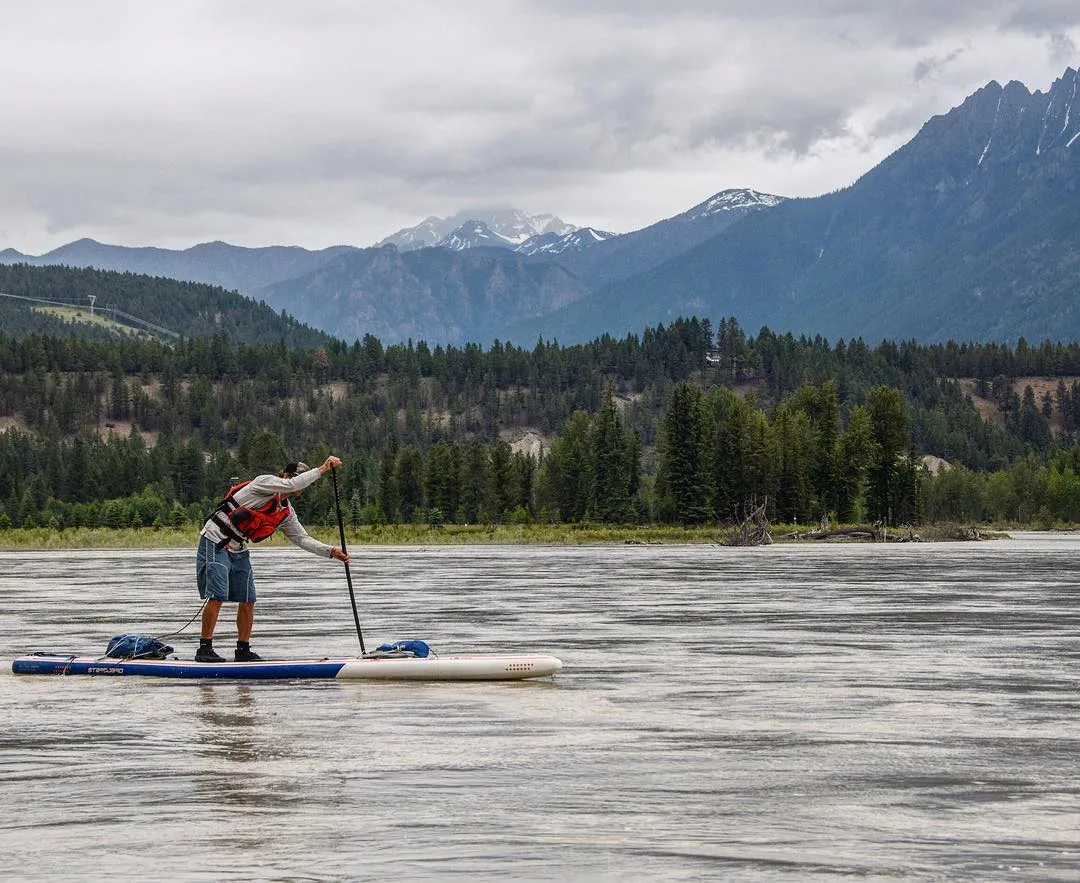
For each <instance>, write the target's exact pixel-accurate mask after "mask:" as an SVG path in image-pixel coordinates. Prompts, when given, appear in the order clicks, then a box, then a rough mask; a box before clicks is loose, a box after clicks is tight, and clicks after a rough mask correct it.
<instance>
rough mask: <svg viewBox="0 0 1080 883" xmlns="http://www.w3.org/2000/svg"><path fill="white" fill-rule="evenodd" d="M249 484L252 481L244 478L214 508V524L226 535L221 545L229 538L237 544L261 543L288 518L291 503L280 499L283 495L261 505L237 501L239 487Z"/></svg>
mask: <svg viewBox="0 0 1080 883" xmlns="http://www.w3.org/2000/svg"><path fill="white" fill-rule="evenodd" d="M249 484H251V482H250V481H242V482H240V484H237V485H233V486H232V487H231V488H229V492H228V493H227V494H226V495H225V499H224V500H222V501H221V504H220V505H219V506H218V507H217V509H215V510H214V514H213V516H212V518H213V520H214V523H215V524H216V525H217V526H218V527H220V528H221V531H222V533H224V534H225V540H224V542H223V543H222V545H225V544H227V543H228V542H229V540H235V541H236V542H238V543H243V542H249V543H261V542H262V541H263V540H265V539H267V538H268V537H270V536H272V535H273V533H274V531H275V530H277V527H278V525H279V524H281V522H283V521H284V520H285V519H286V518H288V517H289V513H290V512H291V511H292V510H291V509H290V508H289V504H288V502H287V501H283V500H282V499H281V495H280V494H279V495H277V496H275V497H274V498H273V499H272V500H270V501H268V502H266V503H264V504H263V505H262V506H258V507H250V506H241V505H240V504H239V503H237V502H236V499H235V497H234V495H235V494H236V492H237V491H238V490H240V488H242V487H245V486H247V485H249Z"/></svg>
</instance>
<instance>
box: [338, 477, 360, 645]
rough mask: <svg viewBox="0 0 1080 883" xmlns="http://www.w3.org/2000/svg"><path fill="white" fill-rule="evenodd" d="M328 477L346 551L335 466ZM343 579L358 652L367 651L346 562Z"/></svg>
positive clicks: (339, 533)
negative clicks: (345, 581) (346, 581)
mask: <svg viewBox="0 0 1080 883" xmlns="http://www.w3.org/2000/svg"><path fill="white" fill-rule="evenodd" d="M330 477H331V478H333V479H334V509H336V510H337V526H338V535H339V536H340V537H341V551H342V552H347V550H346V548H345V522H343V521H342V520H341V501H340V500H339V499H338V489H337V467H336V466H335V467H333V468H331V470H330ZM345 579H346V580H348V583H349V603H351V604H352V615H353V621H354V622H355V623H356V637H358V638H359V639H360V652H361V653H367V650H366V649H364V635H363V633H362V632H361V631H360V614H359V613H357V612H356V595H355V594H354V593H353V587H352V574H351V573H349V565H348V563H345Z"/></svg>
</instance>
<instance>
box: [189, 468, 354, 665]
mask: <svg viewBox="0 0 1080 883" xmlns="http://www.w3.org/2000/svg"><path fill="white" fill-rule="evenodd" d="M340 465H341V460H340V459H339V458H338V457H332V456H331V457H327V458H326V462H325V463H323V464H322V466H317V467H314V468H309V467H308V465H307V464H306V463H300V462H297V463H289V464H288V465H287V466H286V467H285V468H284V469H283V470H281V473H280V474H278V475H269V474H268V475H257V476H256V477H255V478H253V479H251V481H245V482H241V483H240V484H237V485H235V486H233V487H232V488H230V489H229V493H228V494H227V495H226V496H225V499H224V500H223V501H222V502H221V504H220V505H219V506H218V507H217V509H215V510H214V514H213V515H211V516H210V517H209V518H208V519H207V521H206V524H204V525H203V528H202V530H201V531H200V532H199V548H198V551H197V552H196V555H195V579H196V582H197V583H198V586H199V597H200V598H202V599H203V600H204V601H205V602H206V604H205V606H204V607H203V614H202V636H201V638H200V640H199V649H198V651H196V653H195V661H196V662H225V661H226V660H225V659H224V658H223V657H221V656H219V655H218V654H217V653H216V652H215V651H214V628H215V626H217V620H218V614H219V613H220V612H221V605H222V604H223V603H224V602H225V601H232V602H235V603H236V604H237V609H236V652H235V654H234V655H233V660H234V661H235V662H257V661H259V660H260V659H261V658H262V657H261V656H259V654H258V653H256V652H254V651H253V650H252V649H251V643H250V642H251V627H252V624H253V622H254V620H255V580H254V578H253V577H252V574H251V560H250V558H249V553H248V546H249V544H250V543H258V542H261V541H262V540H265V539H267V538H268V537H270V536H272V535H273V533H274V531H276V530H280V531H281V532H282V533H283V534H285V536H286V537H287V538H288V539H289V540H290V541H292V542H293V543H295V544H296V545H297V546H299V547H300V548H301V549H304V550H305V551H308V552H311V553H313V554H315V555H321V556H323V557H324V558H335V559H337V560H338V561H341V562H344V563H345V564H348V563H349V561H350V558H349V554H348V552H347V551H343V550H342V549H340V548H339V547H337V546H328V545H326V543H320V542H319V541H318V540H317V539H315V538H314V537H311V536H309V535H308V532H307V531H306V530H304V527H303V525H302V524H300V521H299V519H298V518H297V517H296V513H295V512H294V511H293V508H292V506H290V505H289V498H290V497H295V496H296V495H297V494H299V493H302V492H303V490H304V488H306V487H308V485H310V484H313V483H314V482H315V481H317V480H318V479H319V478H320V477H321V476H323V475H325V474H326V473H327V472H328V471H329V470H331V469H334V468H336V467H338V466H340Z"/></svg>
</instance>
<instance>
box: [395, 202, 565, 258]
mask: <svg viewBox="0 0 1080 883" xmlns="http://www.w3.org/2000/svg"><path fill="white" fill-rule="evenodd" d="M477 224H483V225H484V226H485V227H486V228H487V229H488V230H489V231H490V232H491V233H493V234H495V235H496V236H498V237H501V238H502V239H503V240H505V241H506V244H507V246H508V247H510V248H513V247H514V246H516V245H520V244H521V243H522V242H524V241H525V240H526V239H528V238H529V237H530V236H537V235H539V234H542V233H557V234H559V235H560V236H561V235H562V234H564V233H569V232H571V231H572V230H575V229H577V228H576V227H574V226H573V225H572V224H567V223H566V222H565V221H563V220H561V219H559V218H557V217H555V216H554V215H530V214H527V213H525V212H523V211H519V210H518V209H515V208H478V209H466V210H465V211H460V212H458V213H457V214H456V215H454V216H453V217H450V218H436V217H430V218H426V219H425V220H423V221H421V222H420V223H419V224H417V225H416V226H415V227H406V228H405V229H404V230H398V231H397V233H394V234H392V235H390V236H387V237H386V238H385V239H383V240H381V241H380V242H377V243H376V248H378V247H380V246H383V245H394V246H397V248H398V250H400V251H411V250H412V249H414V248H429V247H431V246H434V245H439V244H441V243H442V240H444V239H446V238H447V237H449V236H450V235H451V234H453V233H454V232H455V231H457V230H459V229H460V228H462V227H468V226H472V225H477ZM496 244H501V243H496Z"/></svg>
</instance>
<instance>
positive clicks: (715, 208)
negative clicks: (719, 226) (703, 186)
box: [686, 188, 784, 221]
mask: <svg viewBox="0 0 1080 883" xmlns="http://www.w3.org/2000/svg"><path fill="white" fill-rule="evenodd" d="M783 201H784V197H783V196H774V195H773V194H771V193H761V192H759V191H757V190H750V189H748V188H738V189H735V190H721V191H720V192H719V193H717V194H716V195H715V196H710V197H709V198H708V199H706V200H705V201H704V202H702V203H699V204H698V205H695V206H694V207H693V208H692V209H690V211H688V212H687V213H686V217H687V219H688V220H691V221H694V220H697V219H698V218H705V217H708V216H709V215H715V214H717V213H718V212H731V211H746V210H747V209H759V208H771V207H772V206H774V205H779V204H780V203H782V202H783Z"/></svg>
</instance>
